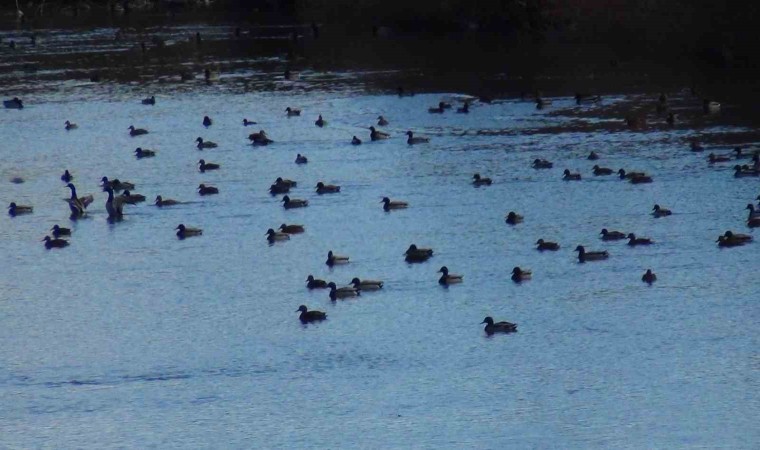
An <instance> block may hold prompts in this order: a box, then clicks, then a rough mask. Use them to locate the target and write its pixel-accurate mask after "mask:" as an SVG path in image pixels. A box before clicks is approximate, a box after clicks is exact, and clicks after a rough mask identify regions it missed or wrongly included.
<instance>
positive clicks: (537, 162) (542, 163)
mask: <svg viewBox="0 0 760 450" xmlns="http://www.w3.org/2000/svg"><path fill="white" fill-rule="evenodd" d="M532 166H533V168H534V169H551V168H552V167H554V164H553V163H552V162H550V161H547V160H545V159H540V158H536V159H534V160H533V164H532Z"/></svg>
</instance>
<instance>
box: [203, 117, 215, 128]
mask: <svg viewBox="0 0 760 450" xmlns="http://www.w3.org/2000/svg"><path fill="white" fill-rule="evenodd" d="M212 123H213V122H212V121H211V118H210V117H209V116H203V126H204V127H206V128H208V127H210V126H211V124H212Z"/></svg>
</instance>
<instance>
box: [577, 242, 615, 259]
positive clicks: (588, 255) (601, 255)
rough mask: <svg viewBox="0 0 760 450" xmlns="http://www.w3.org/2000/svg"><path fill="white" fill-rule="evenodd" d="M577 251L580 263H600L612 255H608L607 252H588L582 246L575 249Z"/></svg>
mask: <svg viewBox="0 0 760 450" xmlns="http://www.w3.org/2000/svg"><path fill="white" fill-rule="evenodd" d="M575 251H576V252H578V262H586V261H599V260H602V259H607V258H609V257H610V254H609V253H607V251H606V250H605V251H601V252H599V251H597V252H587V251H586V248H585V247H583V246H582V245H579V246H577V247H575Z"/></svg>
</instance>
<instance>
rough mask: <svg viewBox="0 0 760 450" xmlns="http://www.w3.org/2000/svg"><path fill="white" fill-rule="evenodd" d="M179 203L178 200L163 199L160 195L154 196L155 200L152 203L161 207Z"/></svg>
mask: <svg viewBox="0 0 760 450" xmlns="http://www.w3.org/2000/svg"><path fill="white" fill-rule="evenodd" d="M179 204H180V202H178V201H177V200H172V199H170V198H167V199H164V198H163V197H161V196H160V195H158V196H156V202H155V203H154V205H156V206H158V207H159V208H163V207H164V206H174V205H179Z"/></svg>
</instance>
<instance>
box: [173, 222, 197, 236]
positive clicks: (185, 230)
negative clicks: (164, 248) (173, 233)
mask: <svg viewBox="0 0 760 450" xmlns="http://www.w3.org/2000/svg"><path fill="white" fill-rule="evenodd" d="M175 230H177V237H178V238H180V239H185V238H187V237H192V236H200V235H202V234H203V230H201V229H200V228H190V227H186V226H185V225H184V224H179V225H177V228H175Z"/></svg>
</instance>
